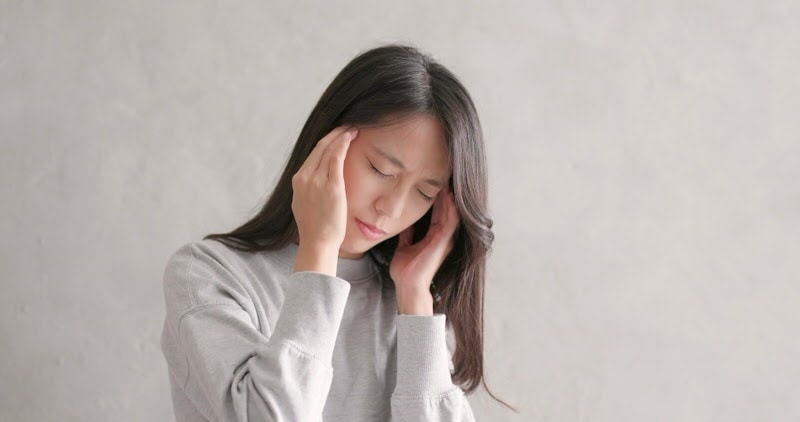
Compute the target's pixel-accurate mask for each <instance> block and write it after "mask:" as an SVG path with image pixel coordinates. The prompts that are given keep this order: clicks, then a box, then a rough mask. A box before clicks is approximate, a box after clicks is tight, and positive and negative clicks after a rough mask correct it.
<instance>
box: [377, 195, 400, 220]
mask: <svg viewBox="0 0 800 422" xmlns="http://www.w3.org/2000/svg"><path fill="white" fill-rule="evenodd" d="M405 197H406V194H405V193H403V190H402V189H387V190H386V191H385V192H383V193H382V194H381V195H380V196H378V198H377V199H376V200H375V210H376V211H378V214H381V215H385V216H387V217H391V218H399V217H400V215H401V214H402V212H403V205H404V204H405Z"/></svg>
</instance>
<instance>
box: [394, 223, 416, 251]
mask: <svg viewBox="0 0 800 422" xmlns="http://www.w3.org/2000/svg"><path fill="white" fill-rule="evenodd" d="M413 238H414V225H413V224H412V225H410V226H408V228H407V229H405V230H403V231H401V232H400V236H399V237H398V241H397V247H398V248H402V247H406V246H409V245H411V240H412V239H413Z"/></svg>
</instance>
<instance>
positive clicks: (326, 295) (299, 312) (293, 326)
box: [270, 271, 350, 363]
mask: <svg viewBox="0 0 800 422" xmlns="http://www.w3.org/2000/svg"><path fill="white" fill-rule="evenodd" d="M281 284H282V286H283V291H284V294H285V297H284V300H283V307H282V308H281V313H280V316H279V317H278V321H277V322H276V323H275V330H274V331H273V333H272V337H271V338H270V341H273V340H278V341H281V340H287V341H289V342H291V343H292V344H293V345H294V346H297V347H299V348H300V349H301V350H302V351H303V352H305V353H308V354H310V355H313V356H315V357H318V358H320V359H323V358H325V359H327V362H328V363H330V359H331V356H332V355H333V346H334V345H335V344H336V337H337V335H338V334H339V325H340V324H341V322H342V315H343V314H344V307H345V304H346V303H347V296H348V295H349V294H350V283H348V282H346V281H344V280H342V279H339V278H336V277H332V276H330V275H327V274H322V273H317V272H312V271H302V272H297V273H292V274H291V275H290V276H289V277H287V278H286V279H285V280H283V281H282V282H281Z"/></svg>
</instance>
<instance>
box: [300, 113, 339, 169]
mask: <svg viewBox="0 0 800 422" xmlns="http://www.w3.org/2000/svg"><path fill="white" fill-rule="evenodd" d="M348 127H349V126H348V125H344V126H338V127H336V128H334V129H333V130H332V131H330V132H329V133H328V134H327V135H325V136H324V137H323V138H322V139H320V140H319V142H317V145H316V146H314V149H312V150H311V153H310V154H308V157H306V161H305V162H304V163H303V165H302V166H301V167H300V170H298V173H300V172H307V173H313V172H315V171H316V170H317V168H318V167H319V162H320V160H321V159H322V156H323V155H324V152H325V149H326V148H327V147H328V145H329V144H330V143H331V142H332V141H333V140H334V139H336V138H337V137H338V136H339V135H341V134H342V133H344V131H345V130H347V129H348Z"/></svg>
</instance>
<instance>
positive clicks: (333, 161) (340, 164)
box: [322, 128, 358, 182]
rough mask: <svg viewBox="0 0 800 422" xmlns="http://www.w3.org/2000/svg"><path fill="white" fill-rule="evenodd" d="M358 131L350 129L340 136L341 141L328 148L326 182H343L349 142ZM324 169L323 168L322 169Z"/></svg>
mask: <svg viewBox="0 0 800 422" xmlns="http://www.w3.org/2000/svg"><path fill="white" fill-rule="evenodd" d="M357 133H358V129H356V128H351V129H348V130H347V132H345V133H344V134H342V136H341V140H337V141H336V142H335V143H334V144H333V145H331V146H330V147H328V148H329V149H331V150H332V151H330V153H329V154H328V155H329V157H330V158H329V159H328V161H329V164H328V166H327V169H328V180H337V181H338V180H341V181H342V182H344V159H345V157H347V150H348V149H349V148H350V142H352V141H353V139H355V137H356V134H357ZM322 168H323V169H325V167H322Z"/></svg>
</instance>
